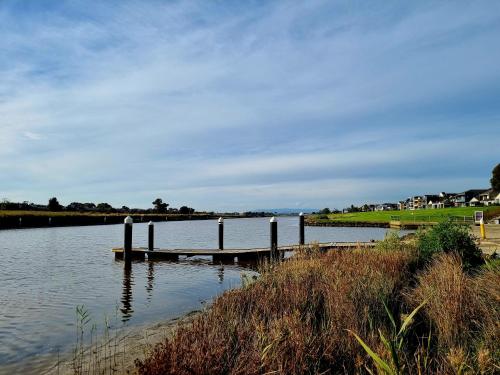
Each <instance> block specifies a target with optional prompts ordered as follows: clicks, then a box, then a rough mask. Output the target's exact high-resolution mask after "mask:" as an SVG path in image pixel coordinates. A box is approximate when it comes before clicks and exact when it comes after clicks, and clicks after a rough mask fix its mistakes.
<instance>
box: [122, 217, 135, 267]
mask: <svg viewBox="0 0 500 375" xmlns="http://www.w3.org/2000/svg"><path fill="white" fill-rule="evenodd" d="M133 223H134V221H133V220H132V218H131V217H130V216H127V217H126V218H125V220H124V243H123V256H124V259H125V261H126V262H130V261H131V260H132V225H133Z"/></svg>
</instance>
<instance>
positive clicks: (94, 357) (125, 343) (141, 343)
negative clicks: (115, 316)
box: [36, 310, 202, 375]
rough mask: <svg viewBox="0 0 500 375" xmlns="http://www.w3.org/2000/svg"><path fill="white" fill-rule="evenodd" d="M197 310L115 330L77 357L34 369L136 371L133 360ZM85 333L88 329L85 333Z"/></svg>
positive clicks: (61, 374)
mask: <svg viewBox="0 0 500 375" xmlns="http://www.w3.org/2000/svg"><path fill="white" fill-rule="evenodd" d="M200 314H202V312H201V311H198V310H195V311H191V312H189V313H187V314H185V315H182V316H180V317H177V318H173V319H169V320H165V321H160V322H157V323H155V324H149V325H144V326H141V327H135V328H133V329H127V330H126V331H118V332H115V333H113V334H111V335H110V337H108V339H107V340H106V339H100V340H99V341H98V342H97V343H94V344H93V345H92V346H88V347H86V348H85V350H83V351H82V352H81V353H79V354H78V355H77V356H74V354H66V355H64V356H63V357H62V358H59V359H57V358H52V360H51V362H50V363H48V362H47V363H46V364H44V365H42V366H41V367H40V368H38V369H36V373H39V374H42V375H75V374H106V373H110V374H115V373H116V374H136V373H137V371H136V366H135V361H136V360H145V358H147V357H148V356H149V355H150V354H151V353H152V351H153V349H154V347H155V346H156V345H158V344H160V343H161V342H163V341H165V340H169V339H171V338H172V337H173V335H174V333H175V331H176V330H178V329H181V328H182V327H186V326H188V325H189V324H191V323H192V322H193V321H194V320H195V319H196V318H197V317H198V316H199V315H200ZM86 334H88V332H86Z"/></svg>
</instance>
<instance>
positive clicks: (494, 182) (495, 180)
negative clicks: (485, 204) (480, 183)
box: [490, 164, 500, 192]
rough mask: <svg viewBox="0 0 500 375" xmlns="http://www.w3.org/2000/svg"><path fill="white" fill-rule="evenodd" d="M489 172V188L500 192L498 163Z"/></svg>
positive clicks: (499, 168) (499, 165) (499, 166)
mask: <svg viewBox="0 0 500 375" xmlns="http://www.w3.org/2000/svg"><path fill="white" fill-rule="evenodd" d="M491 174H492V176H491V180H490V182H491V188H492V189H493V190H495V191H497V192H500V164H497V166H496V167H495V168H493V171H492V172H491Z"/></svg>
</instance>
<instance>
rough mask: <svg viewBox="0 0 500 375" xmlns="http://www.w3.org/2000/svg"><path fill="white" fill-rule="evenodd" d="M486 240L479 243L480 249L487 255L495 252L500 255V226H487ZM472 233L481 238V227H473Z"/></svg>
mask: <svg viewBox="0 0 500 375" xmlns="http://www.w3.org/2000/svg"><path fill="white" fill-rule="evenodd" d="M485 230H486V239H484V240H480V241H479V247H480V248H481V250H483V253H485V254H492V253H494V252H495V251H496V252H497V253H499V254H500V224H485ZM472 233H473V234H474V235H475V236H476V237H477V238H481V233H480V230H479V225H473V226H472Z"/></svg>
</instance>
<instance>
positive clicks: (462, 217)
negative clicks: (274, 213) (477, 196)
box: [306, 206, 500, 229]
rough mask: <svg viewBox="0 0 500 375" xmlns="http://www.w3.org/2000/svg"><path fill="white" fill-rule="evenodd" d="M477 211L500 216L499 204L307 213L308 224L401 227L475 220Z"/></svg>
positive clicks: (488, 216) (489, 217) (489, 216)
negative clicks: (342, 212) (340, 212)
mask: <svg viewBox="0 0 500 375" xmlns="http://www.w3.org/2000/svg"><path fill="white" fill-rule="evenodd" d="M475 211H483V212H484V217H485V220H486V221H487V220H490V219H492V218H494V217H496V216H500V206H488V207H454V208H442V209H426V210H415V211H408V210H405V211H399V210H395V211H370V212H354V213H345V214H328V215H309V216H307V217H306V225H309V226H331V227H337V226H338V227H345V226H353V227H379V228H389V227H391V222H393V223H398V225H399V227H400V228H404V229H415V228H417V227H420V226H422V225H432V224H436V223H440V222H443V221H446V220H450V219H451V220H454V221H456V222H464V223H473V217H474V212H475Z"/></svg>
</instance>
